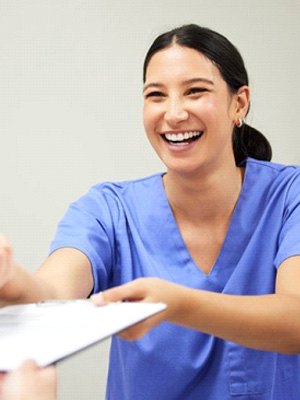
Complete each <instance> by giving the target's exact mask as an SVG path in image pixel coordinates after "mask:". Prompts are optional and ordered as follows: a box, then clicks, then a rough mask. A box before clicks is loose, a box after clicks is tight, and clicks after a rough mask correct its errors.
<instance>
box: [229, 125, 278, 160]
mask: <svg viewBox="0 0 300 400" xmlns="http://www.w3.org/2000/svg"><path fill="white" fill-rule="evenodd" d="M232 142H233V143H232V144H233V152H234V157H235V162H236V165H239V164H240V163H241V162H242V161H244V160H245V159H246V158H247V157H251V158H255V159H257V160H264V161H270V160H271V158H272V147H271V145H270V143H269V141H268V140H267V139H266V138H265V136H264V135H263V134H262V133H261V132H259V131H258V130H256V129H255V128H252V126H250V125H247V124H243V125H242V126H241V127H240V128H238V127H235V128H234V131H233V136H232Z"/></svg>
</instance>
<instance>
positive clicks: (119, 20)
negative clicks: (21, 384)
mask: <svg viewBox="0 0 300 400" xmlns="http://www.w3.org/2000/svg"><path fill="white" fill-rule="evenodd" d="M190 22H194V23H198V24H200V25H204V26H208V27H210V28H213V29H215V30H217V31H219V32H221V33H223V34H225V36H227V37H228V38H229V39H230V40H232V41H233V43H235V44H236V46H237V47H238V48H239V49H240V51H241V53H242V55H243V56H244V59H245V62H246V66H247V69H248V72H249V75H250V83H251V87H252V108H251V113H250V116H249V117H248V122H249V123H251V124H253V125H254V126H255V127H257V128H258V129H260V130H262V131H263V132H265V134H266V135H267V137H268V138H269V139H270V141H271V143H272V145H273V149H274V157H273V159H274V160H275V161H278V162H283V163H296V164H297V163H300V151H299V149H300V119H299V114H300V101H299V95H300V83H299V82H300V79H299V71H300V55H299V42H300V23H299V22H300V1H299V0H252V1H243V0H231V1H229V0H210V1H207V0H185V1H181V2H178V1H171V0H164V1H162V0H152V1H151V0H147V1H146V0H139V1H138V0H136V1H133V0H132V1H130V0H119V1H118V0H85V1H84V0H81V1H80V0H19V1H18V0H0V132H1V145H0V173H1V185H0V199H1V203H0V204H1V205H0V231H2V232H4V233H5V234H6V235H7V236H8V237H9V238H10V240H11V241H12V243H13V244H14V249H15V256H16V258H17V260H18V261H19V262H20V263H22V264H23V265H25V266H27V267H28V268H29V269H31V270H35V269H36V268H37V267H38V266H39V265H40V263H41V262H42V261H43V260H44V258H45V257H46V255H47V252H48V246H49V243H50V241H51V239H52V237H53V235H54V232H55V228H56V224H57V222H58V220H59V219H60V218H61V216H62V215H63V213H64V211H65V209H66V207H67V206H68V204H69V203H70V202H71V201H72V200H74V199H76V198H77V197H78V196H80V195H81V194H83V193H84V192H86V191H87V190H88V188H89V187H90V186H91V185H92V184H94V183H96V182H99V181H103V180H122V179H130V178H135V177H142V176H144V175H147V174H151V173H154V172H157V171H159V170H162V168H163V167H162V165H161V164H160V162H159V160H158V159H157V158H156V156H155V155H154V154H153V152H152V149H151V148H150V146H149V145H148V143H147V141H146V139H145V136H144V132H143V127H142V117H141V108H142V95H141V91H142V61H143V57H144V55H145V52H146V50H147V48H148V46H149V45H150V44H151V42H152V40H153V39H154V37H155V36H156V35H157V34H159V33H161V32H163V31H165V30H166V29H170V28H173V27H174V26H177V25H182V24H184V23H190ZM108 344H109V342H108V341H107V342H105V343H102V344H98V345H96V346H94V347H92V348H91V349H89V350H88V351H86V352H83V353H81V354H79V355H77V356H74V357H72V358H70V359H68V360H66V361H64V362H62V363H60V364H59V367H58V378H59V399H72V400H76V399H78V400H81V399H89V400H96V399H103V398H104V387H105V379H106V370H107V350H108Z"/></svg>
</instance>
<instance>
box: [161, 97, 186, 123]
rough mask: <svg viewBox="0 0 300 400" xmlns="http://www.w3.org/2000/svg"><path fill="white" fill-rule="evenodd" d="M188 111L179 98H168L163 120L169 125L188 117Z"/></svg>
mask: <svg viewBox="0 0 300 400" xmlns="http://www.w3.org/2000/svg"><path fill="white" fill-rule="evenodd" d="M188 115H189V114H188V112H187V110H186V108H185V107H184V104H183V103H182V101H180V100H170V101H169V102H167V108H166V111H165V116H164V117H165V120H166V122H168V123H169V124H170V125H174V124H175V125H176V124H178V123H180V122H182V121H185V120H186V119H187V118H188Z"/></svg>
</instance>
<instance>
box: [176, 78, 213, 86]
mask: <svg viewBox="0 0 300 400" xmlns="http://www.w3.org/2000/svg"><path fill="white" fill-rule="evenodd" d="M183 83H184V84H191V83H208V84H209V85H213V84H214V82H213V81H212V80H210V79H207V78H192V79H188V80H186V81H184V82H183Z"/></svg>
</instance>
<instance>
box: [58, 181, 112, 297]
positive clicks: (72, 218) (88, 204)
mask: <svg viewBox="0 0 300 400" xmlns="http://www.w3.org/2000/svg"><path fill="white" fill-rule="evenodd" d="M112 211H113V210H112V209H111V207H109V204H108V203H107V198H106V197H105V193H103V191H101V187H100V188H99V187H94V188H92V189H90V191H89V192H88V193H87V194H86V195H84V196H82V197H81V198H80V199H79V200H77V201H76V202H74V203H72V204H71V205H70V206H69V208H68V210H67V212H66V214H65V215H64V217H63V218H62V220H61V221H60V222H59V224H58V227H57V231H56V234H55V237H54V240H53V241H52V243H51V245H50V253H53V252H54V251H55V250H58V249H60V248H66V247H68V248H74V249H77V250H79V251H81V252H82V253H84V254H85V255H86V256H87V257H88V259H89V261H90V263H91V267H92V273H93V278H94V289H93V292H94V293H96V292H99V291H101V290H104V289H106V288H107V287H108V286H109V283H110V275H111V273H112V265H113V263H114V234H113V232H114V229H113V216H112Z"/></svg>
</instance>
